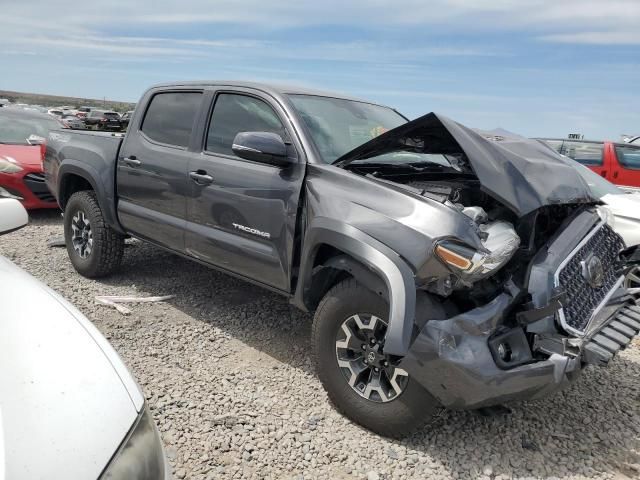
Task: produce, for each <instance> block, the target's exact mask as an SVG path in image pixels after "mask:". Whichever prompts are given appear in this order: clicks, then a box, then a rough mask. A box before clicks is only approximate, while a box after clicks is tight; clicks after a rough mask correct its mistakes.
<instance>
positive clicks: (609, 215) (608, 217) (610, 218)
mask: <svg viewBox="0 0 640 480" xmlns="http://www.w3.org/2000/svg"><path fill="white" fill-rule="evenodd" d="M598 215H599V216H600V218H601V219H602V220H604V221H605V222H606V223H607V224H608V225H609V226H610V227H611V228H615V225H616V221H615V218H616V217H615V216H614V215H613V212H612V211H611V209H610V208H609V207H607V206H605V205H600V206H599V207H598Z"/></svg>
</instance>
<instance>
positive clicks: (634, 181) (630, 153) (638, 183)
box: [609, 143, 640, 187]
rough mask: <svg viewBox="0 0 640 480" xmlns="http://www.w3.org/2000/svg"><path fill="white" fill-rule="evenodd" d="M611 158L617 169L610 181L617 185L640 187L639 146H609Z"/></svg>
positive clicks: (612, 144) (613, 144)
mask: <svg viewBox="0 0 640 480" xmlns="http://www.w3.org/2000/svg"><path fill="white" fill-rule="evenodd" d="M609 147H610V148H611V157H612V158H613V160H614V161H615V162H617V164H618V165H619V167H618V168H617V169H616V171H615V172H614V176H613V178H612V179H611V181H612V182H613V183H615V184H617V185H622V186H628V187H640V145H629V144H615V143H611V144H609Z"/></svg>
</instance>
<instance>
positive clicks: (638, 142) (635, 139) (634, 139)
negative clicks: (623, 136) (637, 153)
mask: <svg viewBox="0 0 640 480" xmlns="http://www.w3.org/2000/svg"><path fill="white" fill-rule="evenodd" d="M626 143H633V144H636V145H640V135H638V136H637V137H631V138H630V139H628V140H627V142H626Z"/></svg>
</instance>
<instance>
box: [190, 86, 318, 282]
mask: <svg viewBox="0 0 640 480" xmlns="http://www.w3.org/2000/svg"><path fill="white" fill-rule="evenodd" d="M212 97H213V98H212V99H213V102H212V108H211V110H210V113H209V114H208V115H207V117H206V118H205V119H204V121H203V124H205V125H206V129H205V130H204V131H203V137H204V139H203V142H202V146H201V153H200V155H199V156H195V157H194V158H192V160H191V161H190V162H189V172H194V173H197V174H198V175H206V176H208V177H210V182H208V183H206V184H203V183H202V182H199V181H195V180H193V181H191V184H190V189H191V196H190V199H189V203H188V220H189V221H188V225H187V233H186V238H185V244H186V250H187V253H189V254H190V255H193V256H194V257H196V258H198V259H200V260H202V261H205V262H207V263H210V264H212V265H215V266H217V267H220V268H223V269H225V270H228V271H230V272H233V273H236V274H239V275H242V276H244V277H248V278H251V279H253V280H257V281H259V282H261V283H263V284H266V285H269V286H271V287H273V288H276V289H278V290H284V291H289V290H290V278H291V271H290V265H291V258H292V256H293V249H294V235H295V229H296V218H297V209H298V202H299V198H300V190H301V187H302V182H303V178H304V172H305V161H304V158H303V156H302V154H301V152H302V149H301V147H300V144H299V143H298V141H297V138H296V137H295V132H294V131H293V128H292V125H291V124H290V123H289V121H288V116H287V115H286V113H285V110H284V109H283V107H282V106H281V105H280V104H279V103H278V102H277V101H276V100H275V99H273V98H272V97H270V96H268V95H266V94H263V93H261V92H259V91H254V90H251V89H226V88H225V90H223V91H216V92H213V93H212ZM245 131H260V132H273V133H277V134H278V135H280V136H281V137H282V138H283V140H284V141H285V143H287V144H288V145H287V148H288V153H289V157H290V158H294V159H296V162H295V163H294V164H292V165H290V166H287V167H284V168H283V167H277V166H273V165H267V164H262V163H257V162H253V161H250V160H244V159H242V158H240V157H237V156H236V155H235V154H234V153H233V151H232V149H231V145H232V143H233V140H234V138H235V136H236V134H237V133H238V132H245Z"/></svg>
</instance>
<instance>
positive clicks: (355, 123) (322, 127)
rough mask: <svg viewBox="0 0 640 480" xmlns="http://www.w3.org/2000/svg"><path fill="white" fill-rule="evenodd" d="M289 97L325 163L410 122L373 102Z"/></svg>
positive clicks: (299, 96)
mask: <svg viewBox="0 0 640 480" xmlns="http://www.w3.org/2000/svg"><path fill="white" fill-rule="evenodd" d="M289 98H290V99H291V102H292V103H293V106H294V107H295V109H296V110H297V111H298V113H299V114H300V116H301V117H302V119H303V120H304V122H305V124H306V126H307V128H308V129H309V132H310V133H311V137H312V138H313V142H314V143H315V145H316V147H317V149H318V151H319V152H320V155H321V156H322V160H323V161H324V162H325V163H332V162H333V161H334V160H336V159H338V158H340V157H341V156H343V155H344V154H345V153H347V152H349V151H351V150H353V149H354V148H356V147H359V146H360V145H362V144H363V143H366V142H368V141H369V140H371V139H373V138H375V137H377V136H378V135H381V134H383V133H384V132H386V131H387V130H391V129H392V128H395V127H397V126H399V125H402V124H404V123H406V122H407V119H406V118H404V117H403V116H402V115H400V114H399V113H397V112H396V111H394V110H392V109H390V108H388V107H382V106H380V105H373V104H371V103H365V102H358V101H355V100H346V99H342V98H331V97H320V96H314V95H289Z"/></svg>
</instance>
